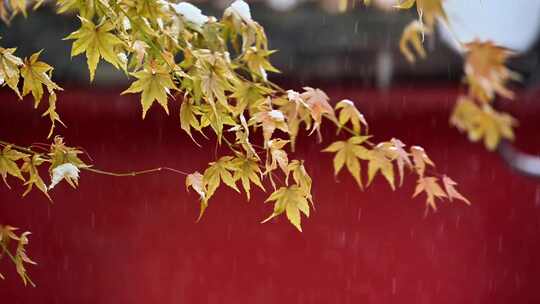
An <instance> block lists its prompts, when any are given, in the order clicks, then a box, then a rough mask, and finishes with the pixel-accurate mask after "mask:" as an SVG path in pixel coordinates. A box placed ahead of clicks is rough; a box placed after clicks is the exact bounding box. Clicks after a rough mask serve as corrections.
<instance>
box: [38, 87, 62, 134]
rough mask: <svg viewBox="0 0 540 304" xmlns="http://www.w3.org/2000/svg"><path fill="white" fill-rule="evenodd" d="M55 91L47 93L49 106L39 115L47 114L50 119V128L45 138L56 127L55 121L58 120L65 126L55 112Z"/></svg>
mask: <svg viewBox="0 0 540 304" xmlns="http://www.w3.org/2000/svg"><path fill="white" fill-rule="evenodd" d="M56 100H57V97H56V93H54V91H53V92H51V93H49V107H48V108H47V111H45V112H43V114H42V115H41V116H42V117H43V116H49V119H50V120H51V128H50V129H49V134H48V135H47V138H49V137H51V135H52V134H53V132H54V128H55V127H56V122H59V123H60V124H61V125H63V126H64V127H65V126H66V125H65V124H64V122H62V120H60V115H58V113H57V112H56Z"/></svg>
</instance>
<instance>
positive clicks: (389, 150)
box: [381, 138, 413, 186]
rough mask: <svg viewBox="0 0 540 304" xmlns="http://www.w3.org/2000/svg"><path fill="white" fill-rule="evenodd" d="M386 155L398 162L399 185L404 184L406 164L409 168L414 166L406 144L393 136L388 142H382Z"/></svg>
mask: <svg viewBox="0 0 540 304" xmlns="http://www.w3.org/2000/svg"><path fill="white" fill-rule="evenodd" d="M381 147H383V148H384V150H385V153H386V155H387V156H388V157H389V158H390V159H392V160H394V161H395V162H396V165H397V167H398V172H399V185H400V186H401V185H403V177H404V175H405V166H407V167H408V168H409V169H410V168H412V167H413V164H412V162H411V159H410V157H409V153H407V151H405V149H404V148H405V144H404V143H403V142H402V141H401V140H399V139H396V138H392V139H391V140H390V141H388V142H384V143H381Z"/></svg>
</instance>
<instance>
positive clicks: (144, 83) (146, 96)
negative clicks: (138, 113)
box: [122, 66, 177, 119]
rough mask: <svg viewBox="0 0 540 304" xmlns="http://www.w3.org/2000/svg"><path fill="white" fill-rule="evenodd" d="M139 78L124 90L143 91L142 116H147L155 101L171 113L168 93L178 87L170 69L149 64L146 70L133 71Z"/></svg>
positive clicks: (131, 91)
mask: <svg viewBox="0 0 540 304" xmlns="http://www.w3.org/2000/svg"><path fill="white" fill-rule="evenodd" d="M131 75H133V76H135V78H137V80H136V81H135V82H133V83H132V84H131V85H130V86H129V88H127V90H125V91H124V92H122V94H126V93H138V92H142V93H141V104H142V108H143V112H142V117H143V119H144V117H145V116H146V112H147V111H148V109H150V107H151V106H152V104H153V103H154V101H156V100H157V102H158V103H159V104H160V105H161V106H162V107H163V109H164V110H165V112H166V113H167V114H169V108H168V107H167V95H168V94H169V93H170V90H171V89H177V88H176V86H175V84H174V82H173V80H172V78H171V74H170V73H169V71H168V70H167V69H166V68H165V67H162V66H157V67H153V66H149V67H146V68H145V69H144V70H141V71H138V72H134V73H131Z"/></svg>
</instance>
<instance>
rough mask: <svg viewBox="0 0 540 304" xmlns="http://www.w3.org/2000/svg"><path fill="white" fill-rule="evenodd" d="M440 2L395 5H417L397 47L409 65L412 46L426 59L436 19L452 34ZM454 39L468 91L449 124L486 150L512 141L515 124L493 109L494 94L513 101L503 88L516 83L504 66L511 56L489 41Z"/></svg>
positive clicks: (420, 0) (409, 1)
mask: <svg viewBox="0 0 540 304" xmlns="http://www.w3.org/2000/svg"><path fill="white" fill-rule="evenodd" d="M443 1H444V0H405V1H402V2H400V3H399V4H398V5H396V8H398V9H410V8H412V7H413V6H416V10H417V12H418V20H414V21H412V22H411V23H410V24H409V25H407V26H406V27H405V29H404V31H403V34H402V37H401V40H400V44H399V47H400V50H401V52H402V53H403V55H404V56H405V58H406V59H407V60H408V61H409V62H411V63H414V62H415V60H416V57H415V54H414V52H413V50H411V46H412V48H413V49H414V50H415V51H416V53H417V54H418V55H419V56H420V57H421V58H425V57H426V50H425V49H424V47H423V41H424V37H425V35H431V34H432V33H433V32H434V30H435V29H434V26H435V23H436V21H437V20H438V21H440V22H442V23H444V24H446V26H447V27H448V28H449V29H450V32H451V25H450V24H449V21H448V17H447V14H446V13H445V11H444V6H443ZM451 33H452V32H451ZM452 34H453V33H452ZM454 40H455V41H456V42H458V44H459V47H460V51H462V52H463V53H464V57H465V60H464V61H465V62H464V69H463V70H464V71H465V77H464V78H465V83H467V85H468V86H469V90H468V94H467V95H464V96H459V97H458V100H457V102H456V105H455V107H454V110H453V113H452V115H451V118H450V124H451V125H453V126H455V127H456V128H458V130H460V131H462V132H466V133H467V135H468V138H469V140H471V141H480V140H483V142H484V145H485V146H486V148H487V149H488V150H494V149H495V148H497V146H498V144H499V142H500V141H501V139H507V140H513V139H514V131H513V128H514V127H515V126H516V125H517V121H516V120H515V119H514V118H513V117H512V116H510V115H509V114H507V113H503V112H498V111H496V110H495V109H493V106H492V104H493V101H494V100H495V98H496V96H497V95H498V96H500V97H502V98H506V99H513V98H514V93H513V92H512V91H511V90H510V89H509V88H507V86H506V85H507V83H508V82H509V81H511V80H519V79H520V76H519V75H518V74H517V73H515V72H513V71H511V70H509V69H508V68H507V67H506V66H505V64H506V61H507V60H508V58H509V57H511V56H513V55H514V53H513V52H512V51H510V50H508V49H506V48H504V47H501V46H498V45H496V44H495V43H494V42H492V41H480V40H478V39H476V40H473V41H470V42H468V43H462V42H460V41H459V39H457V38H456V37H454Z"/></svg>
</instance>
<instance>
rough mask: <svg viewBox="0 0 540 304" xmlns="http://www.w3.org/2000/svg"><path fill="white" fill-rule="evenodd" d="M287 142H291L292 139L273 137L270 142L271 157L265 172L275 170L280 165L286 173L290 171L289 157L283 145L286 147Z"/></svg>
mask: <svg viewBox="0 0 540 304" xmlns="http://www.w3.org/2000/svg"><path fill="white" fill-rule="evenodd" d="M287 143H290V141H289V140H283V139H280V138H277V139H273V140H270V141H269V142H268V148H269V149H270V158H269V161H267V163H266V172H265V173H264V174H267V173H269V172H271V171H274V170H275V169H277V168H278V166H279V168H280V169H281V171H283V173H284V174H287V173H288V171H289V170H288V169H287V167H288V165H289V158H288V156H287V152H285V150H283V147H285V145H286V144H287Z"/></svg>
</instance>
